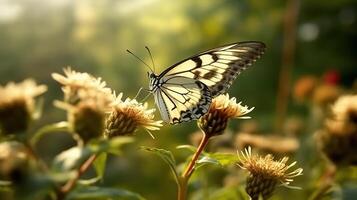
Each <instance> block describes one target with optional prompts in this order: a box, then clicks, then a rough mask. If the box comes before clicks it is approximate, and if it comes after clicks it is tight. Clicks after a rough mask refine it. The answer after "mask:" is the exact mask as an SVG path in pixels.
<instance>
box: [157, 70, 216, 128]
mask: <svg viewBox="0 0 357 200" xmlns="http://www.w3.org/2000/svg"><path fill="white" fill-rule="evenodd" d="M162 81H163V84H162V86H161V87H160V88H158V89H157V90H156V92H155V95H154V97H155V102H156V105H157V106H158V107H159V111H160V113H161V116H162V118H163V120H164V121H167V122H170V123H171V124H176V123H181V122H187V121H191V120H195V119H198V118H200V117H201V116H202V115H204V114H205V113H206V112H207V111H208V109H209V106H210V104H211V94H210V91H209V89H208V87H207V86H206V85H205V84H203V83H201V82H200V81H197V80H194V79H192V78H187V77H181V76H175V77H167V78H163V80H162Z"/></svg>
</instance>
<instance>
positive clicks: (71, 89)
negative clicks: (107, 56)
mask: <svg viewBox="0 0 357 200" xmlns="http://www.w3.org/2000/svg"><path fill="white" fill-rule="evenodd" d="M63 71H64V74H65V76H63V75H60V74H57V73H53V74H52V78H53V79H55V80H56V81H57V82H59V83H61V84H62V85H63V86H62V91H63V93H64V101H65V102H66V103H69V104H72V105H75V104H77V103H78V102H80V101H82V100H85V99H89V98H90V99H94V100H96V99H97V98H99V100H101V101H102V100H106V101H107V103H109V102H110V101H111V93H112V91H111V89H110V88H107V87H106V82H105V81H102V79H101V78H96V77H94V76H92V75H90V74H88V73H81V72H76V71H74V70H72V69H71V68H70V67H68V68H66V69H64V70H63Z"/></svg>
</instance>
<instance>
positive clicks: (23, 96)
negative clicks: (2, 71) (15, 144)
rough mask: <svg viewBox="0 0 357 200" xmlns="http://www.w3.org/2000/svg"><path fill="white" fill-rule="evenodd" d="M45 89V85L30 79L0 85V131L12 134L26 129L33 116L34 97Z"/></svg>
mask: <svg viewBox="0 0 357 200" xmlns="http://www.w3.org/2000/svg"><path fill="white" fill-rule="evenodd" d="M46 89H47V87H46V86H45V85H37V84H36V83H35V81H33V80H31V79H27V80H24V81H23V82H21V83H13V82H10V83H8V84H7V85H5V86H4V87H3V86H0V96H1V98H0V130H1V132H2V133H3V134H12V133H19V132H24V131H26V130H27V128H28V125H29V123H30V121H31V119H32V118H33V117H34V110H35V100H34V97H36V96H38V95H40V94H42V93H44V92H45V91H46Z"/></svg>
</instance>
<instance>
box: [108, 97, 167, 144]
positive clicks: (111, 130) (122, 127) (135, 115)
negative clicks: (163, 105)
mask: <svg viewBox="0 0 357 200" xmlns="http://www.w3.org/2000/svg"><path fill="white" fill-rule="evenodd" d="M122 96H123V94H122V93H120V94H119V95H118V96H117V97H116V98H115V101H114V102H113V103H112V108H111V111H110V112H109V116H108V117H107V119H106V125H105V135H106V136H107V137H114V136H122V135H131V134H133V133H134V131H136V130H137V128H139V127H143V128H144V129H146V130H147V131H149V130H159V127H160V126H162V124H161V123H162V121H155V120H153V119H154V112H155V109H147V103H144V104H142V103H138V102H137V101H136V100H135V99H129V98H127V99H125V100H124V101H122Z"/></svg>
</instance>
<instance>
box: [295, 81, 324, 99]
mask: <svg viewBox="0 0 357 200" xmlns="http://www.w3.org/2000/svg"><path fill="white" fill-rule="evenodd" d="M317 82H318V81H317V78H316V77H314V76H308V75H306V76H303V77H301V78H300V79H298V80H297V81H296V83H295V85H294V91H293V97H294V99H295V100H296V101H297V102H304V101H306V100H308V99H311V97H312V94H313V91H314V89H315V87H316V85H317Z"/></svg>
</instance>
